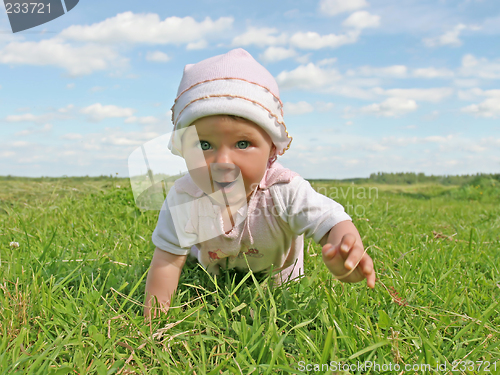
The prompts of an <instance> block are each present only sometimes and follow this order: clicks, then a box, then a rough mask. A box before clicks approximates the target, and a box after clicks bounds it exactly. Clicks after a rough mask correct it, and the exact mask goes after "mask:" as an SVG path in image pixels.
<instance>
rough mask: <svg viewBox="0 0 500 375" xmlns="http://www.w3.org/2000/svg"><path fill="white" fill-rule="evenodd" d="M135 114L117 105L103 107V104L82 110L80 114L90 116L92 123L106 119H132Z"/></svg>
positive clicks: (132, 110)
mask: <svg viewBox="0 0 500 375" xmlns="http://www.w3.org/2000/svg"><path fill="white" fill-rule="evenodd" d="M134 112H135V110H134V109H132V108H121V107H118V106H116V105H106V106H103V105H102V104H101V103H96V104H92V105H90V106H88V107H85V108H82V109H81V110H80V113H83V114H85V115H87V116H88V119H89V120H90V121H102V120H104V119H106V118H114V117H130V116H132V115H133V113H134Z"/></svg>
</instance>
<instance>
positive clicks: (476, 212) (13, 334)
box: [0, 178, 500, 374]
mask: <svg viewBox="0 0 500 375" xmlns="http://www.w3.org/2000/svg"><path fill="white" fill-rule="evenodd" d="M313 187H315V189H317V191H319V192H321V193H324V194H325V195H329V196H330V197H332V198H335V199H336V200H337V201H339V202H340V203H342V204H344V205H346V207H350V208H348V212H349V210H350V212H349V213H350V214H351V216H352V217H353V220H354V223H355V224H356V226H357V227H358V229H359V231H360V233H361V235H362V237H363V241H364V244H365V246H366V247H368V246H369V249H368V253H369V254H370V255H371V256H372V257H373V259H374V262H375V267H376V273H377V279H378V280H377V286H376V288H375V290H369V289H368V288H367V287H366V284H365V283H358V284H342V283H340V282H338V281H335V280H334V279H333V278H332V277H331V275H330V274H329V273H328V271H327V270H326V268H325V267H324V266H323V264H322V261H321V248H320V246H319V245H316V244H315V243H314V242H312V241H310V240H306V249H305V251H306V260H305V262H306V272H307V275H306V276H305V277H303V278H302V279H301V280H300V282H293V283H291V284H290V285H289V286H288V289H287V288H283V287H282V288H278V289H271V288H269V285H268V282H267V280H257V279H256V278H255V277H254V275H253V274H252V273H248V274H246V275H240V274H234V273H231V272H226V273H224V274H223V275H222V276H220V277H218V278H216V279H213V278H211V277H210V276H208V275H207V274H206V273H205V272H204V271H203V270H202V269H201V268H199V266H198V265H196V264H193V263H190V264H188V265H186V267H185V270H184V271H183V274H182V277H181V280H180V288H179V291H178V293H177V295H176V296H175V298H174V301H173V307H172V308H171V310H170V311H169V313H168V315H167V316H162V317H161V318H158V319H156V320H153V322H152V323H151V324H149V325H148V324H146V323H145V321H144V319H143V317H142V306H141V304H142V301H143V294H144V285H145V277H146V274H147V270H148V267H149V263H150V260H151V256H152V252H153V249H154V245H153V244H152V243H151V233H152V231H153V229H154V227H155V225H156V220H157V215H158V212H154V211H147V212H141V211H140V210H139V209H137V208H136V207H135V205H134V201H133V195H132V192H131V190H130V184H129V182H128V181H127V180H126V179H117V178H60V179H50V178H45V179H21V178H11V179H8V178H1V179H0V199H1V201H0V221H1V226H0V281H1V282H0V336H1V337H0V374H131V373H140V374H146V373H151V374H154V373H156V374H169V373H172V374H194V373H195V374H250V373H253V374H269V373H273V374H282V373H283V374H285V373H291V374H313V373H318V374H319V373H346V374H347V373H352V374H382V373H388V374H389V373H390V374H392V373H394V374H401V373H411V374H424V373H426V374H429V373H436V374H478V373H479V374H483V373H484V374H495V373H500V314H499V313H500V304H499V301H500V204H499V203H500V186H499V184H498V182H495V181H493V180H487V179H482V180H481V179H480V180H478V181H477V182H476V183H474V184H469V185H466V186H446V187H444V186H440V185H431V184H420V185H407V186H394V185H350V184H337V185H332V184H326V183H324V182H322V183H320V182H313ZM11 242H18V243H19V247H18V248H17V247H13V246H11ZM458 361H462V362H461V363H458ZM370 363H372V365H373V366H372V367H371V368H369V367H368V366H369V364H370ZM457 363H458V364H457ZM347 365H349V366H350V367H351V369H350V370H348V371H337V370H338V367H339V366H340V367H341V368H344V369H347V367H346V366H347ZM358 365H364V366H365V368H364V369H363V368H360V367H358ZM342 366H343V367H342ZM377 366H378V367H377ZM397 366H399V367H397ZM405 366H406V367H405ZM428 366H430V369H429V367H428ZM495 366H496V367H495ZM407 370H408V371H407ZM452 370H454V371H452Z"/></svg>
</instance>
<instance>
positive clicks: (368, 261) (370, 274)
mask: <svg viewBox="0 0 500 375" xmlns="http://www.w3.org/2000/svg"><path fill="white" fill-rule="evenodd" d="M358 267H359V268H360V269H361V272H363V275H365V277H366V284H367V285H368V286H369V287H370V288H372V289H373V288H375V270H374V267H373V260H372V258H371V257H370V256H369V255H368V254H365V255H364V256H363V258H362V259H361V261H360V262H359V265H358Z"/></svg>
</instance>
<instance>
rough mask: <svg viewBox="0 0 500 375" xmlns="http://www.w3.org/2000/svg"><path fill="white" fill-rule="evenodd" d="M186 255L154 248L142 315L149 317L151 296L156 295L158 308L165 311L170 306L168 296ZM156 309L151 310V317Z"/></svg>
mask: <svg viewBox="0 0 500 375" xmlns="http://www.w3.org/2000/svg"><path fill="white" fill-rule="evenodd" d="M186 258H187V255H175V254H171V253H169V252H167V251H163V250H161V249H159V248H158V247H157V248H156V249H155V252H154V255H153V260H152V261H151V268H150V269H149V273H148V278H147V280H146V301H145V307H144V316H145V317H147V318H151V307H152V306H151V305H152V302H153V301H152V300H153V296H154V297H156V299H157V301H158V303H159V304H160V306H159V308H160V309H161V310H162V311H164V312H167V311H168V308H169V306H170V298H171V297H172V294H173V293H174V291H175V289H177V284H178V283H179V277H180V275H181V271H182V267H183V266H184V263H185V262H186ZM156 311H157V309H156V308H154V310H153V317H156V315H157V314H156Z"/></svg>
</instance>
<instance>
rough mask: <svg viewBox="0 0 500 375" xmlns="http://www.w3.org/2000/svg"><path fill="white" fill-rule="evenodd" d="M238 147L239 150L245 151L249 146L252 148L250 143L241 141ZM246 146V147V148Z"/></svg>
mask: <svg viewBox="0 0 500 375" xmlns="http://www.w3.org/2000/svg"><path fill="white" fill-rule="evenodd" d="M237 145H238V147H239V148H242V149H245V148H247V147H248V146H250V142H248V141H239V142H238V143H237ZM245 146H246V147H245Z"/></svg>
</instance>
